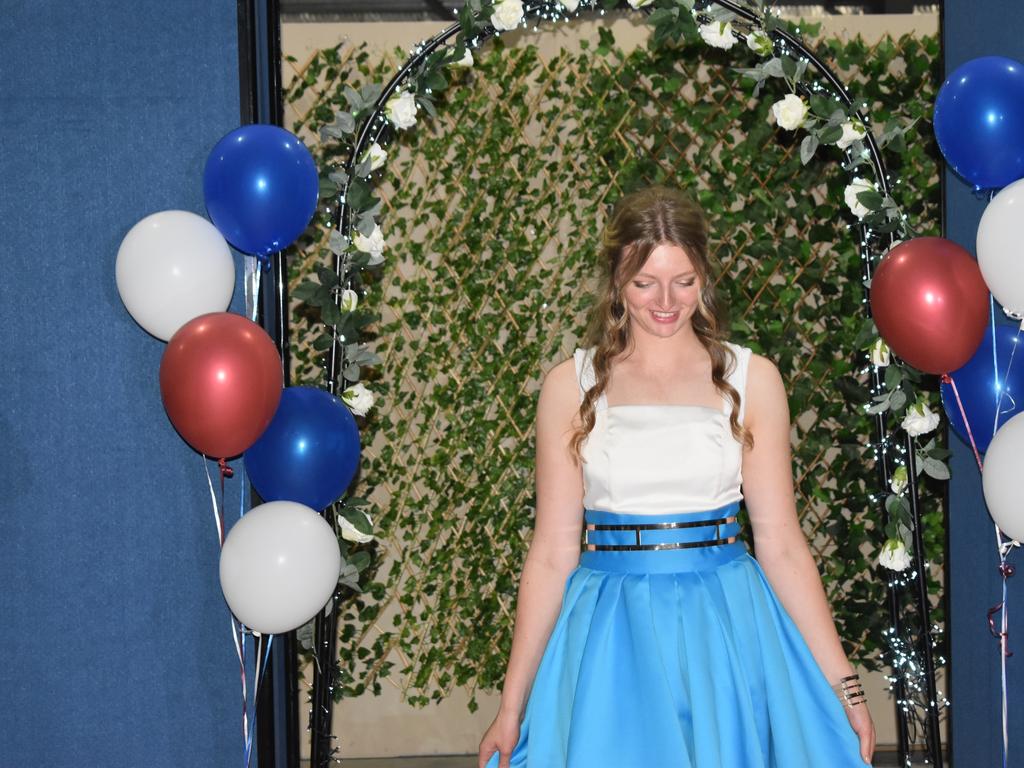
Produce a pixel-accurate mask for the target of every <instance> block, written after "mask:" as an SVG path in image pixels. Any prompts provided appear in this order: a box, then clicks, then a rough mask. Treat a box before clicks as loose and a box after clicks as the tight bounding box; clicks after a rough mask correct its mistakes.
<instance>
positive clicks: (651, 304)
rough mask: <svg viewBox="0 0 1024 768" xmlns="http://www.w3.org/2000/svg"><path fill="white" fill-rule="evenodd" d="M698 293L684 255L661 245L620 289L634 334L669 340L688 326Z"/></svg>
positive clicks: (696, 278) (664, 244)
mask: <svg viewBox="0 0 1024 768" xmlns="http://www.w3.org/2000/svg"><path fill="white" fill-rule="evenodd" d="M700 289H701V285H700V280H699V278H698V277H697V272H696V270H695V269H694V268H693V262H691V261H690V257H689V256H688V255H687V253H686V251H685V250H683V249H682V248H680V247H679V246H678V245H671V244H668V243H663V244H661V245H659V246H657V247H656V248H655V249H654V250H653V251H651V254H650V256H648V257H647V261H645V262H644V264H643V266H642V267H640V271H639V272H637V274H635V275H634V276H633V277H632V279H630V280H629V281H628V282H627V283H626V284H625V286H623V288H622V300H623V303H624V304H625V306H626V311H627V312H629V319H630V323H631V324H632V327H633V329H634V331H638V332H646V333H650V334H651V335H653V336H672V335H674V334H675V333H676V332H677V331H678V330H679V329H680V328H684V327H685V326H687V325H688V324H689V323H690V321H691V319H692V317H693V313H694V312H696V311H697V296H698V294H699V293H700Z"/></svg>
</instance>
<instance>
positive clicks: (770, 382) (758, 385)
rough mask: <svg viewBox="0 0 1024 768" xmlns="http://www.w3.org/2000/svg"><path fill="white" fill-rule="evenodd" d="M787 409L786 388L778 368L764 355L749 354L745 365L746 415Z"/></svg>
mask: <svg viewBox="0 0 1024 768" xmlns="http://www.w3.org/2000/svg"><path fill="white" fill-rule="evenodd" d="M780 409H788V406H787V402H786V386H785V384H784V383H783V381H782V374H780V373H779V369H778V366H776V365H775V363H774V362H772V361H771V360H770V359H769V358H767V357H765V356H764V355H758V354H756V353H751V355H750V362H749V363H748V365H747V413H748V414H751V411H753V414H752V415H755V416H756V415H757V414H760V413H764V412H766V411H767V412H772V411H776V412H777V411H779V410H780Z"/></svg>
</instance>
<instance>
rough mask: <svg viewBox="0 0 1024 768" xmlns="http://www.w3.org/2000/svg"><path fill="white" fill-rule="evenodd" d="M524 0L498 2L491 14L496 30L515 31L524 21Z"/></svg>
mask: <svg viewBox="0 0 1024 768" xmlns="http://www.w3.org/2000/svg"><path fill="white" fill-rule="evenodd" d="M523 15H524V14H523V3H522V0H498V2H496V3H495V4H494V8H493V13H492V14H491V26H492V27H494V28H495V29H497V30H499V31H501V30H507V29H515V28H516V27H518V26H519V24H520V22H522V20H523Z"/></svg>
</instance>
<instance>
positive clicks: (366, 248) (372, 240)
mask: <svg viewBox="0 0 1024 768" xmlns="http://www.w3.org/2000/svg"><path fill="white" fill-rule="evenodd" d="M352 245H354V246H355V247H356V248H357V249H358V250H360V251H362V252H363V253H368V254H370V255H371V256H373V258H375V259H380V258H381V255H382V254H383V253H384V248H385V246H386V245H387V243H386V242H384V233H383V232H381V229H380V224H374V225H373V232H371V233H370V236H369V237H364V236H363V235H362V233H360V232H356V233H355V235H353V237H352Z"/></svg>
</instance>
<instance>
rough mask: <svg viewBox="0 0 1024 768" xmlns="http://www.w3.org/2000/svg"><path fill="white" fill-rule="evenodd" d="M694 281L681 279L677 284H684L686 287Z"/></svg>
mask: <svg viewBox="0 0 1024 768" xmlns="http://www.w3.org/2000/svg"><path fill="white" fill-rule="evenodd" d="M694 282H695V281H694V280H681V281H680V282H679V284H680V285H682V286H685V287H686V288H689V287H690V286H691V285H693V284H694Z"/></svg>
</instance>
